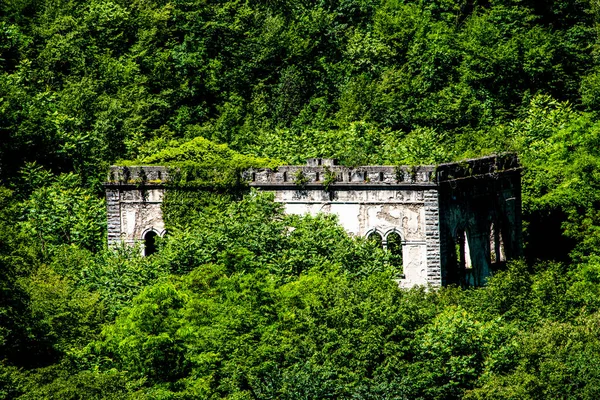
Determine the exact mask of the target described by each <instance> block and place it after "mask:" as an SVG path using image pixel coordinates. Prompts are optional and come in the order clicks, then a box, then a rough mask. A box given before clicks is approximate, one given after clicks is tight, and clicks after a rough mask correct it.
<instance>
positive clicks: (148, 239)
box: [144, 231, 158, 256]
mask: <svg viewBox="0 0 600 400" xmlns="http://www.w3.org/2000/svg"><path fill="white" fill-rule="evenodd" d="M157 236H158V234H157V233H156V232H154V231H149V232H147V233H146V234H145V235H144V255H145V256H149V255H151V254H154V253H156V250H157V248H156V237H157Z"/></svg>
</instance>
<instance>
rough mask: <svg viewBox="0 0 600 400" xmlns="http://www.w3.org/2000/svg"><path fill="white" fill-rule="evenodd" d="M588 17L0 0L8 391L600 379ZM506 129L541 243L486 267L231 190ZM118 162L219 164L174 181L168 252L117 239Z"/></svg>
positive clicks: (596, 79)
mask: <svg viewBox="0 0 600 400" xmlns="http://www.w3.org/2000/svg"><path fill="white" fill-rule="evenodd" d="M599 22H600V8H599V6H598V4H597V2H595V1H588V0H546V1H530V0H487V1H479V0H477V1H475V0H472V1H467V0H456V1H449V0H431V1H424V0H320V1H296V0H289V1H285V2H277V1H256V0H246V1H241V0H220V1H213V0H202V1H196V0H172V1H169V2H166V1H162V0H135V1H123V0H110V1H97V0H88V1H81V0H53V1H50V0H4V1H2V2H0V398H6V399H17V398H18V399H144V398H147V399H196V398H206V399H316V398H335V399H338V398H340V399H345V398H354V399H406V398H411V399H412V398H414V399H453V398H468V399H484V398H485V399H489V398H493V399H495V398H497V399H500V398H502V399H504V398H511V399H517V398H518V399H529V398H532V399H533V398H535V399H538V398H539V399H546V398H582V399H588V398H589V399H596V398H598V396H599V394H598V390H599V389H598V388H600V383H599V382H600V367H598V366H599V365H600V362H599V360H598V354H600V341H599V339H598V335H597V330H598V317H599V315H600V314H599V313H600V301H599V300H598V299H599V298H600V252H599V251H598V248H600V246H599V245H598V244H599V243H600V211H599V210H600V195H599V193H600V190H599V189H600V173H599V172H598V171H600V168H599V167H600V164H599V163H600V161H599V160H600V153H599V152H600V150H599V149H600V125H599V123H598V113H599V112H600V63H599V62H598V50H599V49H598V39H599V37H598V28H599ZM503 151H515V152H517V153H518V155H519V158H520V160H521V163H522V164H523V167H524V170H523V175H522V180H523V213H524V215H523V217H524V222H525V224H524V237H525V240H526V243H525V257H524V259H522V260H517V261H515V262H512V263H510V264H509V265H508V266H507V268H506V270H504V271H501V272H499V273H498V274H496V275H495V276H494V277H492V278H491V279H490V280H489V282H488V285H487V286H486V287H484V288H477V289H462V288H456V287H449V288H442V289H440V290H436V291H432V290H426V289H424V288H415V289H412V290H400V289H398V287H397V285H396V283H395V282H394V279H395V278H397V276H398V274H399V273H400V271H399V269H398V265H396V263H395V259H394V257H393V255H392V254H390V253H389V252H385V251H383V250H381V249H379V248H377V246H376V245H374V244H373V243H370V242H368V241H365V240H362V239H357V238H350V237H348V236H347V235H346V233H345V232H344V231H343V230H342V228H341V227H339V225H337V223H336V221H335V219H333V218H330V217H326V216H316V217H310V216H305V217H298V216H286V215H285V214H284V213H283V211H282V209H281V208H280V207H279V206H278V205H277V204H275V203H274V202H273V201H272V199H271V198H270V197H269V196H268V195H265V194H260V193H256V192H251V191H248V190H246V189H244V190H237V189H240V188H239V187H237V186H236V188H235V189H236V190H230V189H231V188H232V185H234V184H235V185H237V184H239V179H238V178H239V170H240V169H243V168H247V167H259V166H271V167H274V166H277V165H281V164H284V163H290V164H294V163H299V164H303V163H304V161H305V160H306V159H307V158H311V157H333V158H339V159H340V160H341V162H342V163H343V164H345V165H350V166H353V165H365V164H387V165H399V164H429V163H441V162H446V161H451V160H459V159H463V158H466V157H475V156H480V155H487V154H490V153H495V152H503ZM113 163H120V164H124V165H131V164H139V163H146V164H153V165H159V164H168V165H177V166H179V167H185V172H186V173H187V174H188V175H186V176H182V177H180V178H181V179H182V180H183V181H185V182H186V183H187V184H190V185H197V186H198V187H202V188H207V187H211V188H213V189H215V190H211V191H201V192H197V193H191V192H190V191H185V190H179V191H177V190H174V191H172V192H171V193H170V194H169V195H168V196H167V198H166V199H165V204H164V213H165V222H166V224H167V225H168V227H169V232H170V235H169V236H168V237H166V238H164V239H163V240H160V241H159V243H158V251H157V252H156V253H155V254H153V255H152V256H149V257H142V256H141V255H140V251H139V249H136V248H130V247H127V246H123V247H119V248H116V249H114V248H113V249H108V248H107V247H106V243H105V237H106V211H105V202H104V199H103V193H102V186H101V184H102V182H103V180H104V179H105V176H106V171H107V167H108V165H110V164H113ZM207 171H208V172H207ZM210 171H225V173H219V174H217V175H215V174H211V173H210ZM218 177H220V178H219V179H218Z"/></svg>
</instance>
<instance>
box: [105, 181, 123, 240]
mask: <svg viewBox="0 0 600 400" xmlns="http://www.w3.org/2000/svg"><path fill="white" fill-rule="evenodd" d="M106 213H107V223H108V245H109V246H112V245H115V244H117V243H119V242H120V240H121V202H120V193H119V189H109V188H106Z"/></svg>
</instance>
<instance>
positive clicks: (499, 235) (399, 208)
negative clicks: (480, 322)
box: [105, 154, 522, 287]
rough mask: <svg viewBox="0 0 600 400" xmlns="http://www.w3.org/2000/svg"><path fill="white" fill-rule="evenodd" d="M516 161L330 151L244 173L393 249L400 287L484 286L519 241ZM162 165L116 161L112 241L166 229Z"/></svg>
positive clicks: (296, 204)
mask: <svg viewBox="0 0 600 400" xmlns="http://www.w3.org/2000/svg"><path fill="white" fill-rule="evenodd" d="M520 173H521V169H520V165H519V162H518V159H517V156H516V155H514V154H502V155H494V156H489V157H484V158H478V159H473V160H466V161H462V162H457V163H449V164H440V165H436V166H416V167H407V166H397V167H394V166H363V167H353V168H352V167H345V166H340V165H337V163H336V161H335V160H332V159H320V158H317V159H310V160H308V163H307V165H304V166H282V167H279V168H277V169H276V170H272V169H252V170H248V171H245V172H244V173H243V178H244V179H245V180H247V181H248V184H249V186H250V187H254V188H258V189H260V190H268V191H272V192H274V194H275V201H277V202H281V203H283V205H284V207H285V211H286V212H287V213H294V214H305V213H310V214H317V213H327V214H335V215H337V217H338V219H339V223H340V224H341V225H342V226H343V227H344V229H345V230H346V231H347V232H348V233H349V234H351V235H354V236H360V237H365V238H369V239H372V240H376V241H377V242H378V243H380V245H381V246H383V247H384V248H386V249H387V250H388V251H391V252H394V253H396V254H397V256H398V258H399V259H401V262H402V266H403V273H404V275H403V279H401V280H400V281H399V284H400V285H401V286H402V287H411V286H414V285H431V286H441V285H448V284H458V285H462V286H480V285H483V284H485V281H486V279H487V277H489V276H490V275H491V274H492V273H493V271H495V270H496V269H497V268H499V267H501V266H502V264H504V263H505V261H506V260H509V259H511V258H515V257H519V256H520V255H521V248H522V237H521V234H522V232H521V231H522V230H521V178H520ZM168 179H169V171H168V169H167V168H165V167H158V166H141V167H117V166H114V167H111V170H110V177H109V180H108V182H107V183H106V184H105V188H106V199H107V207H108V242H109V245H113V244H115V243H119V242H125V243H135V242H136V241H141V240H143V241H145V250H144V251H145V252H146V253H148V254H149V253H151V252H152V251H154V240H155V238H156V236H163V235H164V234H165V227H164V222H163V218H162V211H161V203H162V199H163V196H164V193H165V190H167V188H166V186H165V182H168Z"/></svg>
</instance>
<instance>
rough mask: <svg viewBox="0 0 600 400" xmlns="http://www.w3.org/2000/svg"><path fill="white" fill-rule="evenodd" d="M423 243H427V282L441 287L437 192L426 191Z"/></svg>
mask: <svg viewBox="0 0 600 400" xmlns="http://www.w3.org/2000/svg"><path fill="white" fill-rule="evenodd" d="M424 200H425V241H426V243H427V282H428V283H429V284H430V285H431V286H434V287H440V286H442V268H441V261H440V205H439V196H438V191H437V190H426V191H425V195H424Z"/></svg>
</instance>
